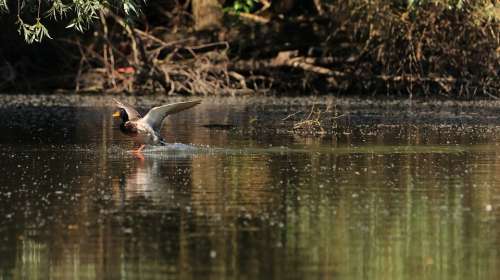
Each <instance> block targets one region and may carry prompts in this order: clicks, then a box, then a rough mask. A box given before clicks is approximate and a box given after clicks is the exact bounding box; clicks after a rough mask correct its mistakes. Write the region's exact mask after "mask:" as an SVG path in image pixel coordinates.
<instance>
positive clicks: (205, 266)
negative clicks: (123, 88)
mask: <svg viewBox="0 0 500 280" xmlns="http://www.w3.org/2000/svg"><path fill="white" fill-rule="evenodd" d="M3 98H4V99H3V101H2V102H3V103H2V102H0V103H2V104H3V105H2V106H0V117H1V118H2V120H3V121H2V122H1V123H0V131H2V133H1V134H0V156H1V158H2V159H1V161H0V172H1V174H2V176H0V240H1V241H0V279H95V278H98V279H123V278H125V279H196V278H199V279H499V277H500V255H499V254H500V252H499V248H500V235H499V232H500V220H499V218H500V188H499V187H500V182H499V179H497V176H496V173H497V172H498V171H500V146H499V142H500V141H499V140H498V137H497V135H500V134H498V132H499V131H498V129H497V125H498V124H499V120H497V119H496V117H495V111H496V108H495V107H488V108H487V109H484V108H475V107H473V106H472V107H467V106H465V107H454V106H453V104H451V105H450V104H448V105H446V104H444V105H442V106H441V107H439V110H436V107H435V106H430V105H429V104H421V103H420V104H417V105H413V104H406V103H405V104H403V105H401V104H398V103H397V102H396V103H394V104H393V103H390V102H389V103H377V102H376V101H373V102H374V103H371V102H370V103H362V102H359V103H358V102H357V101H356V100H348V101H346V100H343V101H342V100H332V99H316V100H312V101H311V100H310V99H304V100H300V99H283V100H276V99H265V100H258V99H207V100H205V101H204V102H203V104H202V105H200V106H198V107H196V108H194V109H192V110H190V111H187V112H184V113H181V114H178V115H176V116H173V117H171V118H169V119H168V120H167V121H166V123H165V127H164V130H163V135H164V137H165V138H166V139H167V141H169V142H171V143H181V144H175V145H171V146H169V147H167V148H150V149H147V150H146V151H145V155H144V160H140V159H138V158H135V157H134V156H133V155H132V154H131V153H130V150H131V149H132V148H133V143H132V142H131V141H130V139H128V138H127V137H126V136H123V135H121V134H120V132H119V130H118V125H117V123H115V122H114V121H113V119H112V118H111V112H112V111H111V110H112V108H111V107H109V106H108V105H110V104H111V103H110V102H108V101H109V100H107V99H99V98H94V97H86V98H83V97H82V98H83V99H82V100H83V101H82V100H77V101H72V100H71V99H68V100H66V99H64V98H63V97H60V98H57V97H43V98H47V100H46V99H43V98H41V97H37V98H34V97H26V98H27V100H28V101H26V100H25V101H22V102H17V101H16V100H15V98H14V97H3ZM32 99H33V100H35V102H32V101H31V100H32ZM61 100H62V101H61ZM56 101H57V102H56ZM128 101H129V102H135V101H137V102H138V104H139V105H140V108H141V109H142V110H144V109H147V108H148V107H149V106H151V105H153V104H156V103H158V102H159V103H161V102H164V100H163V99H162V100H158V99H156V100H155V99H153V98H146V97H144V98H139V99H138V100H134V99H132V98H129V100H128ZM312 103H317V106H318V108H321V109H325V108H326V107H327V106H329V105H330V107H331V105H332V104H333V105H334V109H333V110H330V112H329V113H325V115H326V116H327V117H325V119H324V125H325V128H326V130H327V134H326V135H323V136H319V137H308V136H299V135H297V134H294V133H291V132H290V130H291V127H292V126H293V123H294V122H296V121H299V120H300V118H304V117H307V115H308V113H309V110H310V108H311V104H312ZM359 104H361V105H359ZM298 111H303V113H301V114H297V115H296V116H294V117H291V118H288V119H286V120H285V121H283V119H285V118H286V117H287V116H289V115H290V114H292V113H294V112H298ZM342 115H343V117H339V118H334V119H333V120H332V118H333V117H335V116H342ZM329 116H331V117H329ZM214 124H216V125H214ZM206 125H209V126H208V127H207V126H206Z"/></svg>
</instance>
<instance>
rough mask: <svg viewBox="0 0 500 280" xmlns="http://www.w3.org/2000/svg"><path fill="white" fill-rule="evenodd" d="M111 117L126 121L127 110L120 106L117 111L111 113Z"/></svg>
mask: <svg viewBox="0 0 500 280" xmlns="http://www.w3.org/2000/svg"><path fill="white" fill-rule="evenodd" d="M113 118H116V119H121V120H122V122H124V123H125V122H128V115H127V112H126V111H125V110H124V109H122V108H120V109H118V110H117V111H115V112H114V113H113Z"/></svg>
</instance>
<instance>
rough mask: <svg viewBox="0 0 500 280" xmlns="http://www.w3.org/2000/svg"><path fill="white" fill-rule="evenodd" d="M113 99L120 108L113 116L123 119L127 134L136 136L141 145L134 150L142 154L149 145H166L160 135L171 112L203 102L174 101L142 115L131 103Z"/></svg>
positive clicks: (122, 129)
mask: <svg viewBox="0 0 500 280" xmlns="http://www.w3.org/2000/svg"><path fill="white" fill-rule="evenodd" d="M113 101H114V102H115V103H116V105H117V106H118V107H119V108H120V109H119V110H118V111H116V112H114V113H113V117H115V118H119V119H121V123H120V130H121V132H123V133H124V134H125V135H128V136H131V137H133V138H134V142H135V143H136V144H139V145H140V147H139V148H138V149H137V150H134V151H133V152H134V153H135V154H140V153H141V151H142V149H144V147H145V146H146V144H149V145H164V144H165V141H164V140H163V139H162V137H161V135H160V130H161V127H162V124H163V120H164V119H165V118H166V117H167V116H168V115H171V114H175V113H178V112H181V111H184V110H186V109H189V108H191V107H194V106H196V105H198V104H200V103H201V100H195V101H187V102H179V103H172V104H167V105H163V106H158V107H154V108H152V109H151V110H149V112H148V113H147V114H146V115H145V116H144V117H141V115H140V114H139V112H137V110H135V109H134V107H132V106H131V105H129V104H127V103H125V102H120V101H118V100H116V99H114V98H113Z"/></svg>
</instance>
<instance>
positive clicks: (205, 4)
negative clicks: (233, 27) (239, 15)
mask: <svg viewBox="0 0 500 280" xmlns="http://www.w3.org/2000/svg"><path fill="white" fill-rule="evenodd" d="M191 3H192V9H193V18H194V27H195V29H196V30H210V29H217V28H220V27H221V25H222V16H223V12H222V5H221V4H220V3H219V0H192V2H191Z"/></svg>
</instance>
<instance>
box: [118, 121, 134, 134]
mask: <svg viewBox="0 0 500 280" xmlns="http://www.w3.org/2000/svg"><path fill="white" fill-rule="evenodd" d="M120 130H121V132H123V133H124V134H126V135H129V136H132V137H133V136H137V133H138V132H137V124H135V123H133V122H125V123H122V124H121V125H120Z"/></svg>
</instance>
